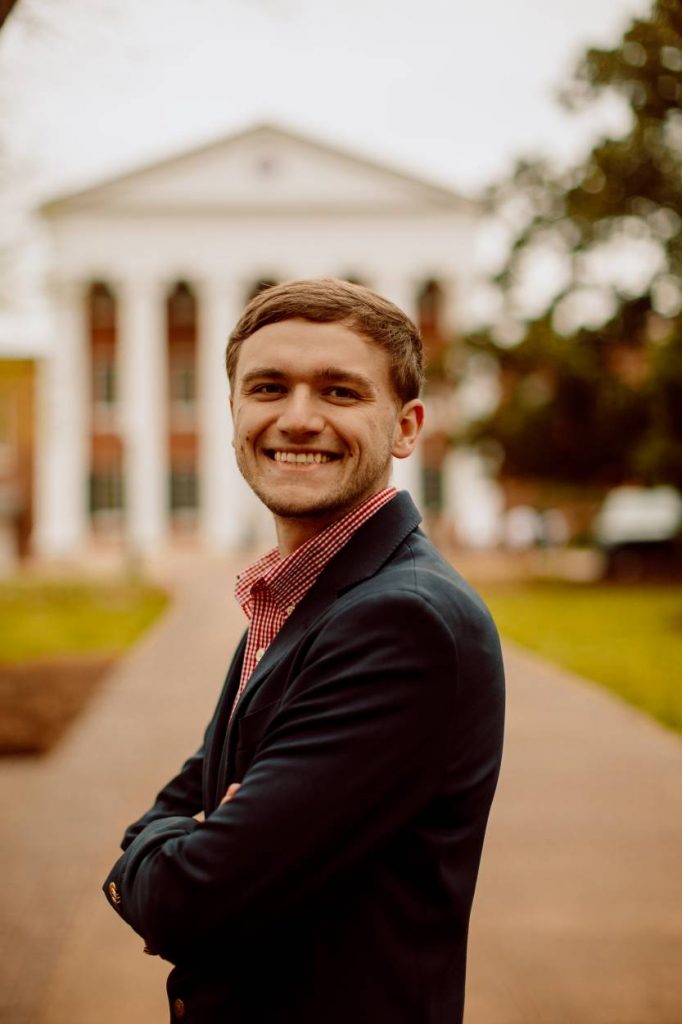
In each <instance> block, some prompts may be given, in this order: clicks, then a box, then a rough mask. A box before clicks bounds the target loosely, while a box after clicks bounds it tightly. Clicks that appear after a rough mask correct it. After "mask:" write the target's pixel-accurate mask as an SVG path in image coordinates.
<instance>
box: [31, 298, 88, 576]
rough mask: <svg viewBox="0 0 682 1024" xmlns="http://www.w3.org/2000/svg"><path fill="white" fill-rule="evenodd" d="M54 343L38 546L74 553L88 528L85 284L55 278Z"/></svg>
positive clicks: (46, 373) (41, 393) (44, 416)
mask: <svg viewBox="0 0 682 1024" xmlns="http://www.w3.org/2000/svg"><path fill="white" fill-rule="evenodd" d="M51 295H52V303H53V318H52V325H53V326H52V330H53V338H52V348H51V352H50V354H49V355H48V356H47V357H46V358H45V360H44V362H43V363H42V365H41V367H40V371H39V376H38V395H37V399H38V400H37V403H36V408H37V412H38V423H37V462H36V523H35V529H34V547H35V550H36V552H37V553H38V554H40V555H44V556H47V557H51V556H52V557H58V556H62V555H64V556H66V555H75V554H77V553H78V552H79V550H81V551H82V547H83V544H84V543H85V541H86V539H87V534H88V471H89V464H88V463H89V457H88V453H89V417H88V409H89V406H90V375H89V372H88V371H89V344H88V334H87V318H86V306H85V297H86V288H85V285H84V284H83V283H80V282H76V281H63V280H62V281H53V282H52V284H51Z"/></svg>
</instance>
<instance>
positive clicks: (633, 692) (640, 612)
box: [479, 582, 682, 731]
mask: <svg viewBox="0 0 682 1024" xmlns="http://www.w3.org/2000/svg"><path fill="white" fill-rule="evenodd" d="M479 589H480V591H481V593H482V595H483V597H484V598H485V600H486V601H487V603H488V605H489V607H490V610H491V611H492V613H493V616H494V618H495V620H496V622H497V625H498V627H499V629H500V632H501V633H502V635H503V636H507V637H509V638H510V639H511V640H514V641H516V642H517V643H519V644H522V645H523V646H525V647H530V648H532V649H533V650H534V651H538V652H539V653H540V654H543V655H545V656H546V657H547V658H549V659H550V660H552V661H555V662H557V663H558V664H560V665H564V666H565V667H566V668H570V669H572V670H573V671H575V672H578V673H580V674H581V675H584V676H587V677H588V678H590V679H593V680H595V681H596V682H599V683H601V684H603V685H604V686H606V687H608V688H609V689H610V690H613V691H614V692H615V693H617V694H619V695H620V696H621V697H623V698H624V699H625V700H627V701H630V703H632V704H635V705H636V706H637V707H640V708H642V709H643V710H644V711H646V712H648V713H649V714H650V715H653V717H654V718H657V719H658V720H659V721H661V722H664V723H665V724H666V725H668V726H670V727H671V728H673V729H677V730H680V731H682V586H680V585H673V584H671V585H667V586H665V585H654V584H651V585H641V586H633V585H630V586H616V585H595V584H592V585H588V584H571V583H560V582H532V583H524V584H499V585H495V586H490V585H488V586H483V587H481V588H479Z"/></svg>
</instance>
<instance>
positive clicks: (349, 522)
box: [235, 487, 398, 619]
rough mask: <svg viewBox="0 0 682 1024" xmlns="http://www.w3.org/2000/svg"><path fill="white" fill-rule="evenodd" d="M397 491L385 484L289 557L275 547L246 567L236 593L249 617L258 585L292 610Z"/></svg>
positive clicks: (283, 608) (240, 575)
mask: <svg viewBox="0 0 682 1024" xmlns="http://www.w3.org/2000/svg"><path fill="white" fill-rule="evenodd" d="M397 493H398V491H397V488H395V487H385V488H383V489H382V490H381V491H377V492H376V493H375V494H372V495H370V497H369V498H367V499H365V501H363V502H362V503H361V504H360V505H356V506H355V508H352V509H350V511H349V512H346V514H345V515H344V516H342V517H341V519H337V520H336V521H335V522H333V523H330V525H329V526H327V527H326V528H325V529H324V530H322V531H321V533H317V534H315V536H314V537H311V538H310V539H309V540H307V541H306V542H305V543H304V544H301V546H300V547H299V548H297V549H296V550H295V551H294V552H292V554H290V555H287V557H286V558H282V556H281V555H280V553H279V551H278V550H277V548H273V549H272V550H271V551H268V552H267V554H265V555H263V556H262V558H259V559H258V560H257V561H255V562H253V563H252V564H251V565H250V566H248V567H247V568H246V569H244V570H243V572H241V573H240V574H239V575H238V576H237V582H236V585H235V596H236V598H237V601H238V602H239V604H240V605H241V607H242V609H243V611H244V613H245V614H246V615H247V617H248V618H249V619H250V618H251V616H252V612H253V594H254V590H257V589H261V588H264V589H267V590H268V591H269V595H270V597H271V599H272V600H273V601H274V603H275V604H276V605H277V607H278V608H279V609H280V610H281V611H286V610H289V608H290V606H291V605H292V604H297V603H298V601H300V600H301V598H302V597H303V596H304V595H305V593H306V592H307V591H308V590H309V589H310V587H312V585H313V583H314V582H315V580H316V579H317V577H318V576H319V575H320V573H321V572H322V569H324V567H325V565H326V564H327V562H329V561H330V560H331V559H332V558H333V557H334V555H335V554H336V553H337V552H338V551H340V550H341V548H342V547H343V546H344V545H345V544H346V543H347V542H348V541H349V540H350V538H351V537H352V536H353V534H354V533H355V531H356V530H358V529H359V528H360V527H361V526H362V525H363V523H365V522H366V521H367V520H368V519H369V518H370V517H371V516H372V515H374V513H375V512H377V511H378V510H379V509H380V508H381V506H382V505H385V504H386V502H388V501H390V500H391V498H393V497H395V495H396V494H397Z"/></svg>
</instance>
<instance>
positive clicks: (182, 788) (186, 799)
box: [121, 744, 204, 850]
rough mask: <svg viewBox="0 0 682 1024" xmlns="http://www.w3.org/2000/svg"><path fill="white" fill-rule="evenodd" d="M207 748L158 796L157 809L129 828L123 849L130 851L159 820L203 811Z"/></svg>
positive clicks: (153, 809) (151, 810) (156, 800)
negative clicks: (204, 769) (140, 837)
mask: <svg viewBox="0 0 682 1024" xmlns="http://www.w3.org/2000/svg"><path fill="white" fill-rule="evenodd" d="M203 767H204V746H203V744H202V745H201V746H200V747H199V749H198V750H197V752H196V754H193V755H192V757H190V758H188V759H187V760H186V761H185V763H184V764H183V766H182V768H181V769H180V771H179V772H178V774H177V775H176V776H175V777H174V778H172V779H171V781H170V782H169V783H168V784H167V785H165V786H164V787H163V789H162V790H161V791H160V792H159V793H157V795H156V799H155V801H154V803H153V805H152V806H151V807H150V808H149V810H148V811H146V812H145V813H144V814H143V815H142V817H141V818H138V819H137V821H134V822H133V823H132V825H129V826H128V828H127V829H126V830H125V832H124V834H123V839H122V840H121V849H122V850H127V849H128V847H129V846H130V844H131V843H132V841H133V840H134V839H135V838H136V837H137V836H138V835H139V834H140V832H142V830H143V829H145V828H146V827H147V825H149V824H151V822H153V821H158V820H159V818H169V817H171V816H175V815H181V816H187V817H190V818H191V817H193V816H194V815H195V814H198V813H199V811H201V810H203V796H202V777H203Z"/></svg>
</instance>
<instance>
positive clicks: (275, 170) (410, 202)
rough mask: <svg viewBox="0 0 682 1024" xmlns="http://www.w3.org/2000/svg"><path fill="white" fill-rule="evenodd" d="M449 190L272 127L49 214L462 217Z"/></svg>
mask: <svg viewBox="0 0 682 1024" xmlns="http://www.w3.org/2000/svg"><path fill="white" fill-rule="evenodd" d="M465 206H468V203H467V202H466V200H464V199H462V198H461V197H460V196H458V195H457V194H456V193H454V192H451V191H449V190H448V189H445V188H442V187H439V186H436V185H432V184H430V183H428V182H425V181H422V180H420V179H419V178H416V177H413V176H411V175H407V174H403V173H401V172H398V171H395V170H393V169H391V168H389V167H385V166H383V165H381V164H377V163H374V162H372V161H369V160H366V159H364V158H362V157H358V156H355V155H353V154H350V153H348V152H345V151H344V150H341V149H337V148H335V147H331V146H328V145H326V144H324V143H321V142H318V141H316V140H313V139H308V138H304V137H303V136H300V135H297V134H295V133H293V132H289V131H286V130H284V129H282V128H277V127H274V126H269V125H261V126H258V127H256V128H252V129H249V130H247V131H244V132H241V133H239V134H238V135H233V136H230V137H228V138H225V139H222V140H220V141H218V142H215V143H213V144H211V145H208V146H204V147H202V148H200V149H196V150H193V151H190V152H187V153H183V154H180V155H178V156H175V157H171V158H170V159H167V160H164V161H161V162H159V163H155V164H153V165H150V166H147V167H144V168H142V169H140V170H137V171H133V172H132V173H130V174H126V175H124V176H121V177H118V178H115V179H112V180H110V181H107V182H105V183H103V184H101V185H98V186H96V187H94V188H90V189H86V190H85V191H82V192H78V193H76V194H74V195H70V196H65V197H62V198H59V199H56V200H53V201H52V202H49V203H47V204H45V206H44V207H43V210H44V212H46V213H48V214H50V215H52V216H59V215H66V214H69V213H71V212H83V211H90V212H102V213H111V214H115V213H117V212H118V213H132V214H154V213H158V214H169V215H170V214H192V213H194V214H199V215H200V214H202V213H206V214H210V213H229V212H232V213H244V212H247V213H249V212H263V213H273V212H297V211H308V212H314V211H320V212H327V213H333V212H334V211H336V210H338V211H348V210H354V211H376V210H387V211H391V210H393V211H396V212H399V211H402V212H408V211H410V210H413V211H415V212H417V211H425V210H428V209H434V208H440V209H449V210H451V211H452V210H458V209H460V210H461V209H462V208H463V207H465Z"/></svg>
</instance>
